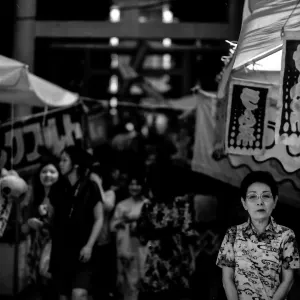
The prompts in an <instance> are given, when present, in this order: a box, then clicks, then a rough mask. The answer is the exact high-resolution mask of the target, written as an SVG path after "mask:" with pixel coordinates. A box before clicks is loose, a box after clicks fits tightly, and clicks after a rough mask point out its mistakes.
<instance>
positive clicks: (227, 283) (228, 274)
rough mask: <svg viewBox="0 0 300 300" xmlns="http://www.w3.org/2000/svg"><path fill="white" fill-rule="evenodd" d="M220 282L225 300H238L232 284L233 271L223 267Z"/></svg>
mask: <svg viewBox="0 0 300 300" xmlns="http://www.w3.org/2000/svg"><path fill="white" fill-rule="evenodd" d="M222 281H223V287H224V290H225V294H226V297H227V300H238V299H239V298H238V293H237V289H236V287H235V283H234V269H233V268H230V267H226V266H224V267H223V268H222Z"/></svg>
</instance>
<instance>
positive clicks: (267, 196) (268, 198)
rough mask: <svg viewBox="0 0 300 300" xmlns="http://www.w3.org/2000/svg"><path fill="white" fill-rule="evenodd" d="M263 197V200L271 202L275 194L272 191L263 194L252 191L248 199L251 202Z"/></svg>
mask: <svg viewBox="0 0 300 300" xmlns="http://www.w3.org/2000/svg"><path fill="white" fill-rule="evenodd" d="M259 198H260V199H261V200H262V201H263V202H269V201H271V200H273V195H272V193H271V192H264V193H262V194H257V193H256V192H251V193H249V194H247V196H246V199H247V200H248V201H250V202H256V201H258V199H259Z"/></svg>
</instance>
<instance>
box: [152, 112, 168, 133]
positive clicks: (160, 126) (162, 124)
mask: <svg viewBox="0 0 300 300" xmlns="http://www.w3.org/2000/svg"><path fill="white" fill-rule="evenodd" d="M155 125H156V130H157V131H158V133H160V134H161V133H164V132H165V130H166V129H167V126H168V119H167V117H166V116H165V115H162V114H159V115H157V116H156V118H155Z"/></svg>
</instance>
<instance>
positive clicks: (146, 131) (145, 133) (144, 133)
mask: <svg viewBox="0 0 300 300" xmlns="http://www.w3.org/2000/svg"><path fill="white" fill-rule="evenodd" d="M141 131H142V134H143V136H148V134H149V128H148V127H147V126H144V127H143V128H142V130H141Z"/></svg>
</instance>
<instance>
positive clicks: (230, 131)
mask: <svg viewBox="0 0 300 300" xmlns="http://www.w3.org/2000/svg"><path fill="white" fill-rule="evenodd" d="M269 88H270V87H269V86H267V85H265V84H261V83H248V82H243V81H238V80H232V81H231V83H230V87H229V101H228V107H227V124H226V135H225V151H226V152H227V153H231V154H242V155H261V154H263V153H264V151H265V135H264V133H265V127H266V107H267V101H268V94H269Z"/></svg>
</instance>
